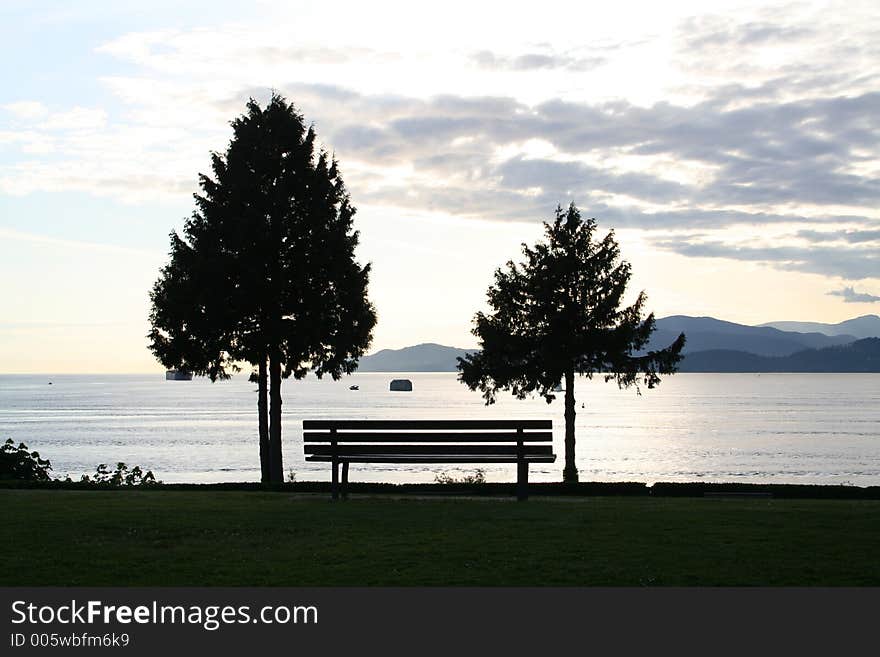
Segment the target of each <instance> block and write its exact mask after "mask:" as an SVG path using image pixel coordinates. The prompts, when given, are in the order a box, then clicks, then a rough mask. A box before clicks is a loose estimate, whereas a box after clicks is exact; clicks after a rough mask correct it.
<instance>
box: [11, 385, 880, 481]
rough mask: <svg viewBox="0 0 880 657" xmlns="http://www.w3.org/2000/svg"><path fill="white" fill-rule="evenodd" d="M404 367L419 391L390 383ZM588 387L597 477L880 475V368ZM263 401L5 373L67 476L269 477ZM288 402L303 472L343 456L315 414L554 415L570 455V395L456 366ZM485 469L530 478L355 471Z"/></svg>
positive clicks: (354, 471) (20, 431)
mask: <svg viewBox="0 0 880 657" xmlns="http://www.w3.org/2000/svg"><path fill="white" fill-rule="evenodd" d="M398 377H406V378H409V379H411V380H412V381H413V386H414V390H413V391H412V392H408V393H407V392H390V391H389V390H388V383H389V382H390V380H391V379H392V378H398ZM49 381H51V382H52V385H48V384H49ZM352 384H356V385H358V386H359V387H360V390H357V391H352V390H349V386H350V385H352ZM576 398H577V422H576V424H577V429H576V432H577V466H578V469H579V470H580V476H581V480H582V481H643V482H647V483H653V482H655V481H744V482H754V483H768V482H769V483H815V484H854V485H860V486H867V485H880V375H876V374H677V375H675V376H674V377H670V378H667V379H664V381H663V383H662V385H661V386H660V387H659V388H657V389H654V390H644V391H643V394H642V395H641V396H639V395H638V394H636V392H635V390H633V389H629V390H619V389H618V388H617V386H616V385H615V384H614V383H604V381H603V380H602V379H597V380H593V381H588V380H586V379H581V380H579V381H578V382H577V384H576ZM256 399H257V395H256V386H255V385H254V384H252V383H249V382H248V381H247V378H246V377H245V376H239V377H235V378H233V379H232V380H231V381H227V382H222V383H214V384H212V383H210V382H209V381H207V380H204V379H195V380H193V381H189V382H183V381H165V380H164V377H163V375H161V374H160V375H58V376H51V377H49V376H46V375H0V439H2V440H5V439H6V438H12V439H13V440H15V441H16V443H17V442H25V443H26V444H27V445H28V446H29V447H30V448H31V449H36V450H38V451H39V452H40V454H41V456H43V457H44V458H49V459H50V460H51V462H52V465H53V469H54V474H55V476H64V475H67V474H70V475H71V476H72V477H73V478H75V479H76V478H79V475H80V474H82V473H87V472H88V473H91V472H94V470H95V467H96V466H97V465H98V464H99V463H107V464H115V463H116V462H118V461H124V462H125V463H127V464H129V466H133V465H140V466H142V467H144V468H146V469H151V470H153V472H154V473H155V474H156V476H157V477H158V478H159V479H161V480H163V481H166V482H221V481H258V480H259V476H260V475H259V451H258V439H257V408H256ZM283 399H284V406H283V426H284V468H285V472H286V473H287V472H291V471H292V472H293V473H295V476H296V479H297V480H298V481H307V480H313V481H314V480H327V479H329V466H328V465H327V464H320V463H306V461H305V460H304V458H303V449H302V442H301V437H302V436H301V433H302V420H303V419H308V418H326V419H356V418H364V419H367V418H374V419H379V418H393V419H418V418H425V419H443V418H449V419H459V418H473V419H498V418H503V419H506V418H535V419H552V420H553V426H554V429H553V431H554V451H555V452H556V454H557V455H558V458H557V462H556V463H554V464H551V465H546V464H537V465H532V466H531V479H532V480H533V481H558V480H560V479H561V473H562V467H563V456H562V455H563V445H562V440H563V427H564V424H563V417H562V415H563V408H562V398H561V395H560V397H559V399H557V400H556V401H555V402H553V403H552V404H549V405H548V404H547V403H546V402H545V401H543V400H542V399H540V398H534V399H527V400H517V399H515V398H513V397H512V396H510V395H509V394H502V395H501V396H500V397H499V401H498V403H497V404H495V405H493V406H489V407H487V406H485V405H484V404H483V401H482V398H481V397H480V395H479V394H478V393H474V392H470V391H469V390H467V389H466V388H465V387H464V386H462V385H461V384H460V383H458V382H457V381H456V378H455V374H454V373H411V374H393V373H363V374H355V375H353V376H351V377H348V378H345V379H343V380H340V381H336V382H334V381H331V380H323V381H319V380H317V379H315V378H314V377H308V378H306V379H305V380H303V381H293V380H289V381H285V382H284V386H283ZM477 467H482V468H483V469H484V470H485V473H486V478H487V479H488V480H489V481H514V480H515V478H516V473H515V468H516V466H515V465H513V464H510V465H507V464H501V465H485V466H477V465H473V466H469V465H462V466H457V467H456V466H444V465H430V466H424V465H413V464H401V465H397V464H354V465H352V466H351V480H352V481H388V482H404V481H407V482H410V481H423V482H431V481H433V480H434V477H435V476H436V475H437V474H439V473H441V472H444V471H445V472H447V473H448V474H450V475H453V476H461V475H463V474H469V473H472V472H474V471H475V469H476V468H477Z"/></svg>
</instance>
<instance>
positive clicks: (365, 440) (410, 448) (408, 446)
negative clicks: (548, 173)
mask: <svg viewBox="0 0 880 657" xmlns="http://www.w3.org/2000/svg"><path fill="white" fill-rule="evenodd" d="M552 429H553V423H552V422H551V421H550V420H303V444H304V449H305V454H306V461H321V462H325V463H330V464H331V481H332V486H331V491H332V495H333V499H338V498H339V494H340V488H341V492H342V494H343V496H344V495H345V493H346V492H347V490H346V489H347V485H348V466H349V464H350V463H516V464H517V468H516V494H517V498H518V499H520V500H525V499H526V498H527V497H528V483H529V464H530V463H553V461H555V460H556V455H555V454H553V446H552V444H551V441H552V440H553V431H552ZM532 443H546V444H532ZM340 465H341V466H342V482H341V486H340V480H339V466H340Z"/></svg>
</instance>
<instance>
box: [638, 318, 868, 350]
mask: <svg viewBox="0 0 880 657" xmlns="http://www.w3.org/2000/svg"><path fill="white" fill-rule="evenodd" d="M679 333H684V334H685V335H686V336H687V342H686V344H685V348H684V353H686V354H689V353H693V352H696V351H708V350H727V351H745V352H748V353H751V354H757V355H758V356H788V355H790V354H793V353H796V352H798V351H802V350H804V349H821V348H823V347H831V346H834V345H839V344H847V343H849V342H853V341H855V340H856V337H855V336H853V335H835V336H830V335H825V334H823V333H819V332H813V333H797V332H792V331H782V330H780V329H778V328H773V327H769V326H746V325H745V324H735V323H734V322H725V321H722V320H720V319H715V318H714V317H688V316H686V315H673V316H671V317H664V318H662V319H658V320H657V330H656V331H654V333H653V334H652V335H651V342H650V343H649V345H648V348H649V349H659V348H662V347H665V346H667V345H669V344H671V343H672V342H673V341H674V340H675V338H677V337H678V334H679Z"/></svg>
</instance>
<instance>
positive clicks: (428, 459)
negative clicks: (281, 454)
mask: <svg viewBox="0 0 880 657" xmlns="http://www.w3.org/2000/svg"><path fill="white" fill-rule="evenodd" d="M337 459H338V460H339V462H340V463H342V462H345V461H348V462H349V463H516V462H517V458H516V456H509V455H507V456H505V455H498V456H491V455H490V456H461V457H456V456H401V455H398V454H391V455H387V454H368V455H352V456H338V457H337ZM332 460H333V457H331V456H307V457H306V461H314V462H319V463H330V462H332ZM523 460H524V461H525V462H526V463H553V462H555V461H556V455H555V454H549V455H547V454H531V455H527V456H525V457H524V458H523Z"/></svg>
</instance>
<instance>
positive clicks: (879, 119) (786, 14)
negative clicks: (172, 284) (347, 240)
mask: <svg viewBox="0 0 880 657" xmlns="http://www.w3.org/2000/svg"><path fill="white" fill-rule="evenodd" d="M866 6H867V5H866ZM869 8H870V7H869ZM869 14H870V12H868V13H867V14H866V15H869ZM820 19H822V20H820ZM672 24H673V23H670V25H672ZM820 25H821V27H818V26H820ZM839 29H840V21H839V20H837V19H836V18H835V17H833V16H825V17H822V16H818V17H817V12H816V11H815V10H814V9H812V8H806V9H805V8H803V7H802V6H800V5H798V6H796V7H792V8H787V9H786V10H785V11H782V10H771V9H767V10H762V11H758V12H757V13H756V14H753V15H750V16H749V17H740V16H739V15H733V14H729V15H727V16H701V17H698V18H695V19H690V20H687V21H685V22H683V23H681V24H680V25H679V26H678V29H677V30H675V29H673V30H671V31H669V32H668V33H666V32H664V33H663V34H660V35H659V36H657V35H655V36H654V37H651V36H650V35H646V34H639V35H633V38H632V39H630V41H629V42H627V43H622V42H619V41H614V42H612V41H613V40H612V41H609V39H607V38H602V37H597V38H596V39H591V41H590V44H589V46H584V45H583V43H581V44H578V43H577V42H574V41H569V42H567V43H564V42H561V41H559V42H557V41H555V40H554V42H553V44H549V43H547V44H534V43H528V42H519V43H516V42H514V41H512V40H509V41H505V40H494V41H493V40H491V39H487V40H486V41H485V48H484V49H483V50H480V51H478V52H474V51H473V46H472V45H471V46H456V47H455V48H450V49H449V52H448V53H446V56H447V59H446V60H444V61H442V62H439V64H438V61H436V60H435V59H431V58H432V57H434V58H436V57H437V55H436V54H431V55H428V54H425V53H424V52H416V51H415V50H413V51H411V52H408V53H403V52H402V51H401V52H397V51H395V50H394V45H393V44H391V43H389V44H385V43H383V44H382V48H381V49H378V48H372V47H370V48H365V47H360V46H356V45H340V46H339V47H335V46H334V47H332V48H329V47H327V46H326V45H323V44H320V43H312V44H311V45H310V44H309V43H308V42H307V41H304V40H302V39H293V40H292V39H291V35H290V34H288V33H287V32H286V31H285V30H284V29H281V27H279V26H271V27H266V26H264V27H263V28H261V29H257V28H256V27H254V26H245V25H240V24H231V25H225V26H219V27H214V28H210V27H206V28H199V29H192V30H163V31H158V32H146V33H132V34H126V35H122V36H120V37H119V38H116V39H113V40H112V41H110V42H109V43H107V44H105V45H104V46H102V47H100V48H99V52H100V53H102V54H104V55H109V56H112V57H115V58H118V59H121V60H123V61H125V62H126V63H127V64H128V65H129V66H131V65H133V66H134V67H135V71H134V74H132V75H126V76H122V75H119V76H115V77H108V78H104V79H103V80H102V81H103V83H104V84H105V85H106V86H107V88H108V89H109V90H110V92H111V93H112V94H114V95H115V96H116V97H117V98H118V99H119V101H120V103H121V104H122V110H120V111H115V112H113V111H110V110H108V109H105V108H101V107H90V108H84V107H70V108H52V110H51V111H50V110H49V109H48V108H45V107H43V106H42V105H40V104H39V103H37V102H35V101H30V100H22V101H20V102H19V103H12V104H7V105H5V106H3V109H4V110H5V111H7V112H11V115H12V116H14V118H15V120H16V121H18V122H19V123H17V124H16V125H14V126H13V127H12V129H6V130H4V131H3V132H2V133H0V148H2V149H3V154H4V156H5V157H4V159H3V160H0V190H2V191H4V192H6V193H17V194H21V193H27V192H30V191H39V190H58V189H83V190H88V191H90V192H92V193H95V194H108V195H113V196H117V197H119V198H124V199H126V200H139V199H144V198H150V197H152V196H158V195H161V196H174V197H176V198H178V199H186V197H187V196H188V194H189V193H191V192H192V191H194V190H195V186H196V180H197V177H196V174H197V173H198V172H199V171H205V170H206V169H207V168H208V164H209V157H208V153H209V152H210V151H211V150H218V149H222V148H223V146H224V145H225V144H226V143H227V141H228V139H229V128H228V121H229V119H231V118H232V117H234V116H235V115H237V114H239V113H241V112H242V111H243V110H244V104H245V101H246V100H247V98H248V97H250V96H254V97H256V98H258V99H261V100H265V99H266V98H267V97H268V94H269V90H270V88H273V87H274V88H277V89H278V90H279V91H281V92H282V93H284V94H285V95H286V96H287V97H288V99H290V100H292V101H294V102H295V103H296V105H297V107H298V108H299V109H300V110H301V111H302V112H303V114H304V115H305V117H306V120H307V121H314V123H315V126H316V129H317V132H318V135H319V137H320V139H321V140H322V141H323V142H324V144H325V145H326V146H327V147H328V148H329V149H331V150H333V151H334V152H335V154H336V156H337V157H338V158H339V160H340V163H341V166H342V171H343V173H344V175H345V177H346V182H347V185H348V188H349V190H350V192H351V194H352V198H353V201H354V202H355V204H356V205H359V206H364V205H377V206H378V205H381V206H385V207H388V206H391V207H396V208H400V209H404V210H408V209H413V210H426V209H427V210H434V211H436V212H440V213H447V214H453V215H459V216H464V217H475V218H480V219H488V220H495V221H535V220H538V219H545V218H548V217H549V215H550V214H552V210H553V208H554V207H555V206H556V204H557V203H561V204H565V203H567V202H568V201H570V200H574V201H575V202H577V203H578V204H579V205H580V206H581V207H582V209H583V211H584V212H586V213H588V214H591V215H594V216H596V217H597V218H598V219H599V220H600V221H601V222H602V223H603V224H606V225H613V226H617V227H626V228H636V229H647V230H651V231H653V232H654V233H657V234H655V235H651V239H656V240H659V242H658V244H661V245H662V247H663V248H667V249H669V250H673V251H675V252H678V253H681V254H683V255H700V256H703V257H725V258H730V257H733V258H737V259H740V260H752V261H758V262H766V263H768V264H774V266H778V267H781V268H788V269H797V270H800V271H813V272H823V273H827V274H828V275H835V276H844V275H848V274H853V276H854V278H853V277H850V279H851V280H860V278H862V277H865V276H867V274H868V273H869V272H868V269H869V268H870V267H873V266H876V258H873V259H872V258H871V257H869V253H868V252H869V251H870V250H869V249H867V247H868V246H872V245H873V244H874V243H875V242H877V241H878V240H877V234H878V232H880V227H878V221H880V212H878V210H877V208H878V207H880V206H878V202H880V176H878V171H880V92H878V91H877V89H878V86H877V82H878V81H880V74H878V73H876V72H875V71H876V69H877V67H876V66H874V65H873V64H875V63H876V62H877V61H878V58H880V49H878V46H876V45H875V42H876V39H872V38H870V37H871V34H872V33H875V32H876V23H872V22H871V21H870V20H866V21H865V22H864V24H862V23H859V24H858V25H856V26H853V28H852V29H851V30H849V31H848V32H847V37H848V38H846V39H841V38H836V35H837V31H836V30H839ZM658 30H659V28H658ZM293 36H296V35H293ZM340 43H342V41H340ZM602 43H606V44H607V43H612V45H607V46H602V45H601V44H602ZM291 44H293V45H291ZM481 44H482V42H481ZM657 44H660V47H656V46H657ZM668 49H671V52H673V55H672V57H671V58H669V59H663V60H662V61H658V62H654V61H651V60H650V59H649V58H645V57H643V56H646V55H650V53H654V54H658V53H660V54H661V55H662V56H664V57H665V56H667V55H665V54H663V53H665V52H666V50H668ZM403 54H408V55H411V56H408V57H403ZM635 55H638V57H636V59H638V61H639V64H638V69H637V74H635V75H634V77H633V80H636V81H637V82H638V86H656V88H657V90H658V91H657V93H658V95H659V97H660V98H661V100H658V101H656V102H655V101H653V100H642V99H641V98H642V97H641V96H640V95H639V94H636V93H632V94H631V95H630V97H627V95H626V94H625V93H611V92H606V88H605V87H602V86H601V85H597V87H596V90H595V92H594V90H593V88H592V86H590V88H589V89H587V90H586V91H587V92H589V96H587V94H586V93H585V87H586V85H585V84H584V83H583V80H584V76H583V75H582V73H583V72H584V71H586V70H589V71H595V75H591V76H590V80H591V84H592V80H593V79H594V78H595V79H596V80H597V82H603V83H604V84H608V82H609V80H611V79H612V78H614V79H613V80H611V82H615V83H616V82H618V81H620V80H623V81H624V83H621V85H619V86H613V85H612V86H611V87H608V88H612V89H614V90H619V89H622V90H624V91H626V90H631V89H632V86H633V85H634V84H636V83H635V82H627V81H626V80H628V78H627V77H626V76H625V75H621V72H626V71H627V70H629V71H630V72H631V73H632V71H633V69H632V68H630V69H627V68H626V65H629V66H632V62H631V61H629V62H627V60H631V59H633V57H634V56H635ZM769 55H772V56H769ZM621 61H623V62H624V64H621ZM378 64H383V68H382V69H381V70H382V74H381V75H378V74H377V73H376V71H377V65H378ZM384 64H388V66H387V67H386V66H384ZM441 64H442V66H441ZM444 67H445V68H444ZM597 67H600V68H601V70H597ZM667 68H669V69H675V75H671V78H670V79H677V80H681V81H683V82H682V85H681V86H680V87H674V88H673V87H668V86H667V87H665V88H664V87H662V85H654V82H655V80H654V79H653V78H652V76H653V75H654V74H655V73H657V72H659V74H661V75H665V74H666V70H667ZM217 71H222V72H223V75H222V76H218V75H216V72H217ZM487 71H503V72H505V74H504V75H487V74H486V72H487ZM438 72H440V73H441V75H440V76H439V77H438V78H437V79H436V80H435V79H434V76H435V75H436V74H437V73H438ZM536 73H538V75H536ZM545 73H552V75H544V74H545ZM284 80H287V81H288V82H287V83H284ZM328 81H332V82H328ZM548 81H549V82H548ZM424 89H429V90H430V91H429V92H428V93H425V92H424ZM523 89H528V90H529V92H528V93H523ZM536 89H537V90H538V91H533V90H536ZM661 92H662V93H661ZM769 225H779V226H781V228H780V229H779V231H777V233H779V234H780V235H782V237H780V238H779V240H778V243H777V244H776V246H775V247H774V248H770V247H766V248H765V247H759V246H757V245H753V246H752V247H751V248H745V247H743V246H742V245H741V244H739V243H735V242H731V240H732V239H733V238H732V237H731V234H732V233H733V232H736V231H731V227H737V226H739V227H741V226H762V227H764V226H769ZM694 231H700V233H701V234H700V235H699V236H696V235H693V234H689V235H682V233H683V232H689V233H693V232H694ZM740 232H741V231H740ZM671 233H676V234H671ZM860 247H865V254H866V257H865V258H862V259H861V260H859V261H858V262H849V261H850V260H858V259H859V258H861V252H860V251H858V248H860ZM874 250H875V251H876V249H874ZM875 271H876V270H875ZM875 275H876V274H875Z"/></svg>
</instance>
